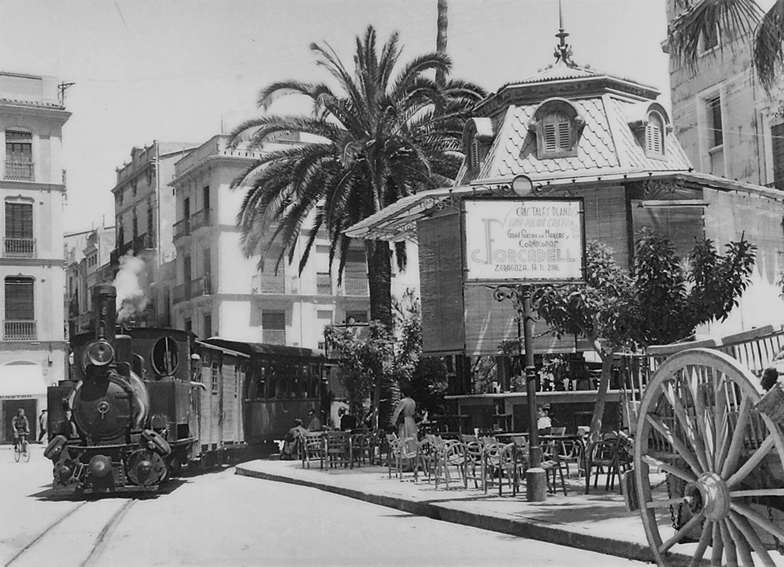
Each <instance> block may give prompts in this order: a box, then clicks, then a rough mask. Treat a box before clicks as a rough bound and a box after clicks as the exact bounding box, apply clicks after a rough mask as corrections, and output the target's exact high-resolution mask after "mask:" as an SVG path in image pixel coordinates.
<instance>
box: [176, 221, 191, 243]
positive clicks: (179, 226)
mask: <svg viewBox="0 0 784 567" xmlns="http://www.w3.org/2000/svg"><path fill="white" fill-rule="evenodd" d="M190 233H191V219H189V218H188V219H182V220H181V221H177V222H176V223H174V238H175V240H176V239H177V238H182V237H183V236H188V235H189V234H190Z"/></svg>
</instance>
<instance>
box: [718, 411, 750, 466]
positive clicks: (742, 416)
mask: <svg viewBox="0 0 784 567" xmlns="http://www.w3.org/2000/svg"><path fill="white" fill-rule="evenodd" d="M750 414H751V399H750V398H749V397H748V396H746V397H744V398H743V402H741V406H740V413H739V414H738V423H736V424H735V431H733V432H732V441H731V442H730V448H729V450H728V451H727V458H726V459H725V460H724V462H723V463H718V464H719V466H721V478H727V477H728V476H729V475H730V473H731V472H732V471H733V470H734V469H735V466H736V465H737V462H738V458H739V457H740V451H741V449H742V448H743V438H744V437H745V436H746V425H747V424H748V422H749V415H750ZM727 425H728V426H729V421H728V422H727Z"/></svg>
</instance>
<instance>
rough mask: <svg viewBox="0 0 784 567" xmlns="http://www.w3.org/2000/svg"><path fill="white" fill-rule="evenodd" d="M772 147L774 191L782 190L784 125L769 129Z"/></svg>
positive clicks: (783, 185)
mask: <svg viewBox="0 0 784 567" xmlns="http://www.w3.org/2000/svg"><path fill="white" fill-rule="evenodd" d="M770 135H771V138H772V142H773V143H772V146H773V182H774V184H775V186H776V189H784V124H777V125H775V126H773V127H771V129H770Z"/></svg>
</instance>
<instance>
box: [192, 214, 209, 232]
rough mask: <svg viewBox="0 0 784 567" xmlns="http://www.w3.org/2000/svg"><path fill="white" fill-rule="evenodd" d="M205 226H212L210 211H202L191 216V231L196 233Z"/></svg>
mask: <svg viewBox="0 0 784 567" xmlns="http://www.w3.org/2000/svg"><path fill="white" fill-rule="evenodd" d="M203 226H211V225H210V210H209V209H202V210H200V211H199V212H197V213H195V214H194V215H193V216H191V230H193V231H196V230H199V229H200V228H201V227H203Z"/></svg>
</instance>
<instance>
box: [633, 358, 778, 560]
mask: <svg viewBox="0 0 784 567" xmlns="http://www.w3.org/2000/svg"><path fill="white" fill-rule="evenodd" d="M761 395H762V392H761V389H760V386H759V380H757V378H755V377H754V376H753V375H752V374H751V373H750V372H749V371H748V370H746V369H745V368H743V367H742V366H740V365H739V364H738V362H737V361H735V360H734V359H733V358H731V357H730V356H727V355H726V354H724V353H722V352H719V351H716V350H710V349H703V348H694V349H689V350H686V351H682V352H680V353H678V354H675V355H673V356H672V357H670V358H669V359H667V360H666V361H665V362H664V363H663V364H662V365H661V366H660V367H659V368H658V370H657V371H656V373H655V374H654V375H653V377H652V378H651V381H650V383H649V384H648V386H647V388H646V391H645V395H644V397H643V400H642V403H641V405H640V413H639V418H638V422H637V430H636V435H635V450H634V464H635V474H636V479H635V480H636V485H637V495H638V498H639V506H640V512H641V514H642V520H643V524H644V526H645V534H646V536H647V538H648V543H649V544H650V546H651V549H652V551H653V554H654V556H655V559H656V561H657V563H658V564H659V565H671V564H673V563H674V562H675V561H674V560H675V557H673V554H676V553H677V554H678V555H680V556H681V558H682V557H683V555H686V556H689V557H691V558H692V560H691V564H692V565H696V564H699V563H700V561H702V560H703V559H705V560H706V561H707V560H710V563H711V565H742V566H752V565H774V562H773V560H772V559H771V556H770V553H769V551H768V550H770V549H773V548H774V547H775V545H776V540H778V541H779V542H784V530H782V528H781V527H779V526H780V525H784V524H782V523H779V524H778V525H777V523H776V521H775V520H777V519H780V518H781V517H782V514H781V512H779V510H781V509H782V508H784V506H782V505H781V503H784V498H780V497H782V496H784V474H782V469H781V463H784V437H782V433H781V430H780V428H779V426H778V425H777V424H775V423H774V422H773V420H771V419H770V418H769V417H768V416H767V415H764V414H762V413H760V412H759V411H758V410H757V409H756V408H755V404H756V403H757V402H758V401H759V400H760V398H761ZM774 514H775V515H778V518H775V519H774ZM679 563H680V561H679Z"/></svg>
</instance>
